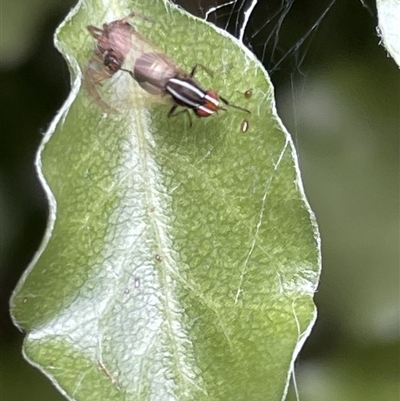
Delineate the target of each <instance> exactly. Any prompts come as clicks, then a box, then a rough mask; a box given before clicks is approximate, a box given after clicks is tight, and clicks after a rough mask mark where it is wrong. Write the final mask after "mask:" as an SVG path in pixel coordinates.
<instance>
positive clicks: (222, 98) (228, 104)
mask: <svg viewBox="0 0 400 401" xmlns="http://www.w3.org/2000/svg"><path fill="white" fill-rule="evenodd" d="M219 98H220V99H221V100H222V102H223V103H225V104H226V105H227V106H229V107H232V108H234V109H238V110H242V111H244V112H246V113H249V114H251V111H250V110H247V109H245V108H244V107H240V106H236V104H233V103H231V102H229V101H228V100H227V99H225V98H224V97H222V96H219ZM222 110H226V109H222Z"/></svg>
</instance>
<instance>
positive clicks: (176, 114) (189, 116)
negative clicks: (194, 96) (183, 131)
mask: <svg viewBox="0 0 400 401" xmlns="http://www.w3.org/2000/svg"><path fill="white" fill-rule="evenodd" d="M177 107H178V105H177V104H174V105H173V106H172V107H171V109H170V111H169V112H168V115H167V116H168V118H169V117H176V116H179V114H183V113H187V115H188V118H189V126H190V128H191V127H192V126H193V123H192V116H191V115H190V112H189V110H188V109H186V108H184V109H182V110H179V111H177V112H175V110H176V109H177Z"/></svg>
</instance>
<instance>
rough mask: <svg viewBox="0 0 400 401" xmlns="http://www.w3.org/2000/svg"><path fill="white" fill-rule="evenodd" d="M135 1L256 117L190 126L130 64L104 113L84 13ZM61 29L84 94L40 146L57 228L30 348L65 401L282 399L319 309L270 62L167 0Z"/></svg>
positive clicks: (306, 215) (73, 21) (21, 287)
mask: <svg viewBox="0 0 400 401" xmlns="http://www.w3.org/2000/svg"><path fill="white" fill-rule="evenodd" d="M131 11H137V12H140V13H142V14H144V15H146V16H147V17H149V18H152V19H154V20H155V21H156V22H155V23H149V22H148V21H144V20H141V19H139V18H135V19H134V20H132V24H134V25H135V27H136V28H137V30H138V31H139V32H140V33H141V34H142V35H143V36H144V37H146V38H149V40H150V41H151V42H154V43H155V44H156V46H157V48H160V49H162V50H163V51H164V52H165V53H166V54H168V55H169V56H170V57H172V58H173V59H174V60H176V62H177V63H178V64H179V65H180V66H182V67H183V68H185V69H186V70H190V69H191V67H192V66H193V65H195V64H196V63H199V62H200V63H202V64H204V65H206V66H207V67H209V68H211V69H212V70H213V71H214V72H215V77H214V78H211V77H209V76H207V75H206V74H202V73H201V72H199V74H198V76H197V78H198V80H199V82H201V83H202V85H204V87H207V88H208V87H210V88H213V89H214V90H216V91H217V92H218V93H221V94H222V95H223V96H226V97H227V98H228V99H229V100H230V101H232V102H233V103H235V104H238V105H240V106H243V107H245V108H248V109H249V110H251V113H252V114H251V116H249V115H247V114H246V113H244V112H242V111H240V110H236V109H232V108H228V110H227V111H226V112H223V111H221V112H220V113H219V114H218V115H214V116H211V117H209V118H203V119H197V118H195V119H194V121H193V127H192V128H190V127H189V123H188V120H187V118H185V117H186V116H184V115H183V116H178V117H174V118H169V119H168V118H167V116H166V114H167V112H168V110H169V108H170V105H171V104H168V102H167V101H168V99H164V100H162V99H160V97H158V96H153V95H150V94H146V93H144V91H143V90H142V89H141V88H140V87H139V86H138V85H137V84H136V83H135V82H134V81H133V80H132V79H131V78H130V77H129V75H128V74H126V73H123V72H119V73H117V74H115V76H114V77H113V78H112V79H111V80H110V81H109V82H107V83H105V85H104V86H103V87H102V88H100V89H99V91H100V92H101V95H102V96H104V99H106V100H107V101H112V99H113V98H114V100H115V99H117V101H118V102H119V105H120V106H121V108H120V113H119V114H107V113H104V111H103V110H102V109H101V108H100V107H99V106H98V104H97V103H95V102H94V101H93V99H92V98H91V97H90V96H88V94H87V93H86V92H85V90H84V89H83V88H82V89H81V87H80V84H81V79H82V74H81V71H82V70H83V69H84V68H85V66H86V65H87V63H88V60H89V59H90V57H91V55H92V54H93V49H94V45H95V43H94V42H95V41H94V39H93V38H92V37H91V36H90V35H89V34H88V32H87V30H86V26H87V25H88V24H92V25H95V26H100V27H101V26H102V24H103V23H104V22H111V21H113V20H116V19H119V18H122V17H124V16H126V15H127V14H128V13H129V12H131ZM56 43H57V45H58V47H59V49H60V50H61V51H62V53H63V54H64V56H65V57H66V59H67V61H68V63H69V66H70V70H71V76H72V90H71V95H70V97H69V99H68V100H67V102H66V104H65V106H64V107H63V109H62V110H61V112H60V113H59V115H58V116H57V117H56V118H55V120H54V122H53V124H52V125H51V127H50V129H49V132H48V133H47V134H46V136H45V138H44V141H43V144H42V147H41V149H40V152H39V155H38V172H39V175H40V176H41V177H42V181H43V185H44V186H45V188H48V196H49V200H50V217H49V227H48V230H47V233H46V236H45V240H44V242H43V245H42V247H41V249H40V250H39V251H38V254H37V256H36V257H35V260H34V261H33V262H32V264H31V266H30V267H29V268H28V270H27V272H26V274H25V275H24V276H23V277H22V279H21V280H20V283H19V284H18V286H17V288H16V290H15V292H14V294H13V297H12V300H11V306H12V315H13V318H14V321H15V323H16V324H17V325H18V326H19V327H20V328H21V329H23V330H24V331H26V338H25V343H24V354H25V356H26V358H27V359H28V360H29V361H31V363H32V364H34V365H35V366H37V367H38V368H39V369H40V370H42V371H43V372H44V373H45V374H46V375H47V376H48V377H49V378H50V379H51V380H52V381H53V383H54V384H55V385H56V386H57V387H58V388H59V389H60V390H61V391H62V392H63V393H64V394H65V395H66V397H67V398H68V399H71V400H72V399H74V400H84V401H89V400H93V401H98V400H113V401H114V400H139V399H140V400H161V399H168V400H249V399H251V400H280V399H282V397H284V394H285V393H286V389H287V383H288V378H289V375H290V372H291V369H292V367H293V361H294V358H295V357H296V355H297V353H298V351H299V349H300V347H301V345H302V343H303V342H304V340H305V338H306V336H307V335H308V333H309V331H310V328H311V325H312V323H313V322H314V320H315V316H316V314H315V307H314V303H313V300H312V297H313V294H314V291H315V289H316V286H317V283H318V276H319V268H320V266H319V237H318V232H317V229H316V225H315V221H314V218H313V215H312V213H311V211H310V209H309V206H308V204H307V202H306V200H305V197H304V193H303V190H302V185H301V181H300V178H299V173H298V169H297V162H296V158H295V153H294V150H293V144H292V142H291V140H290V137H289V135H288V133H287V132H286V131H285V130H284V128H283V127H282V124H281V122H280V120H279V118H278V117H277V115H276V110H275V103H274V97H273V91H272V87H271V84H270V82H269V80H268V77H267V75H266V73H265V71H264V70H263V68H262V66H261V65H260V63H259V62H258V61H257V60H255V58H254V56H253V55H252V54H250V52H249V51H247V50H246V49H244V48H243V46H241V45H240V44H239V43H238V42H237V41H236V40H234V39H232V38H231V37H229V36H228V35H227V34H226V33H224V32H221V31H219V30H217V29H216V28H215V27H213V26H210V25H208V24H206V23H204V22H203V21H200V20H197V19H195V18H193V17H191V16H189V15H187V14H186V13H184V12H182V11H181V10H179V9H177V8H175V7H174V6H172V5H170V4H168V3H164V2H163V1H156V0H153V1H148V0H146V1H142V2H141V1H133V2H128V1H120V2H118V4H117V3H116V2H114V1H111V2H106V1H105V0H103V2H100V0H98V1H93V2H89V1H83V2H81V3H80V4H79V5H78V7H77V8H76V9H75V10H73V12H72V13H71V15H70V16H69V17H67V19H66V21H64V23H63V24H62V26H61V27H60V29H59V31H58V33H57V35H56ZM249 89H252V92H253V94H252V97H251V98H245V97H244V92H245V91H247V90H249ZM245 119H246V120H248V124H249V127H248V130H247V131H246V132H243V130H242V129H241V125H242V123H243V121H244V120H245Z"/></svg>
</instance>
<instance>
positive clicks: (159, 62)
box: [133, 52, 178, 95]
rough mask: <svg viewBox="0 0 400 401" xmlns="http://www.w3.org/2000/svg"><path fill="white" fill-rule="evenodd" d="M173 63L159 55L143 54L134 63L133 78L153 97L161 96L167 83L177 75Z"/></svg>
mask: <svg viewBox="0 0 400 401" xmlns="http://www.w3.org/2000/svg"><path fill="white" fill-rule="evenodd" d="M177 71H178V69H177V67H176V65H175V64H174V62H173V61H172V60H171V59H170V58H169V57H167V56H166V55H164V54H161V53H154V52H151V53H143V54H141V55H140V56H139V57H138V58H137V59H136V61H135V64H134V69H133V77H134V79H135V80H136V81H137V82H138V84H139V85H140V86H141V87H142V88H143V89H144V90H145V91H147V92H149V93H151V94H153V95H162V94H164V93H165V88H166V85H167V83H168V81H169V80H170V79H171V78H172V77H174V76H175V75H176V74H177Z"/></svg>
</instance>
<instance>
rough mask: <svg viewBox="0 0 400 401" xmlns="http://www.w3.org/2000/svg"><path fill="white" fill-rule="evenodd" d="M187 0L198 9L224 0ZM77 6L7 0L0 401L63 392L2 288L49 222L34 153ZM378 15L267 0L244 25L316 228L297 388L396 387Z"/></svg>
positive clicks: (319, 398) (357, 391)
mask: <svg viewBox="0 0 400 401" xmlns="http://www.w3.org/2000/svg"><path fill="white" fill-rule="evenodd" d="M248 3H249V2H248V1H247V2H246V1H244V2H243V1H241V0H239V1H238V2H237V3H236V4H234V5H231V6H229V7H223V8H221V9H219V11H218V12H217V13H211V14H210V15H209V20H210V21H211V22H213V23H216V24H217V25H219V26H221V27H225V26H227V28H228V30H230V32H231V33H233V34H235V35H238V34H239V31H238V26H240V23H241V21H242V19H243V8H242V9H241V7H240V6H241V5H243V6H244V9H245V8H246V7H247V6H248ZM180 4H181V5H182V6H183V7H185V8H187V9H188V10H189V11H191V12H192V13H194V14H196V15H198V16H202V15H203V16H204V12H206V11H207V10H209V9H210V7H212V6H215V5H216V4H217V2H216V1H207V0H197V1H189V0H188V1H184V0H181V1H180ZM72 6H74V2H72V1H71V0H53V1H52V2H48V1H45V0H3V1H2V9H1V47H0V48H1V64H0V82H1V86H0V88H1V91H0V99H1V131H0V132H1V135H0V140H1V146H0V152H1V156H0V163H1V171H0V178H1V187H0V202H1V203H0V212H1V215H0V223H1V231H0V246H1V249H0V252H1V260H0V262H1V266H0V280H1V289H0V296H1V304H0V308H1V309H0V317H1V331H0V342H1V344H0V349H1V354H2V355H1V357H2V358H1V365H0V375H1V376H0V378H1V387H2V388H1V390H0V398H1V400H2V401H3V400H4V401H17V400H18V401H25V400H26V401H27V400H29V401H36V400H37V401H39V400H40V401H57V400H63V399H64V398H63V397H62V396H61V395H59V394H58V392H57V391H56V390H55V389H54V388H53V387H52V385H51V384H50V382H49V381H48V380H47V379H46V378H45V377H44V376H42V375H41V374H40V373H39V372H38V371H37V370H36V369H35V368H33V367H31V366H30V365H28V364H27V363H26V362H25V361H24V360H23V359H22V356H21V344H22V340H23V336H22V334H21V333H19V332H18V330H17V329H16V328H15V327H13V325H12V323H11V321H10V317H9V312H8V300H9V297H10V295H11V292H12V290H13V288H14V287H15V285H16V283H17V281H18V279H19V277H20V276H21V274H22V272H23V271H24V269H25V268H26V267H27V265H28V263H29V262H30V260H31V259H32V257H33V254H34V253H35V251H36V249H37V247H38V245H39V243H40V241H41V239H42V237H43V232H44V230H45V226H46V218H47V203H46V199H45V197H44V194H43V190H42V189H41V187H40V184H39V182H38V180H37V178H36V172H35V168H34V159H35V154H36V151H37V148H38V146H39V143H40V141H41V138H42V134H43V132H45V130H46V128H47V126H48V124H49V123H50V121H51V120H52V118H53V116H54V115H55V113H56V112H57V110H58V109H59V108H60V107H61V105H62V103H63V101H64V100H65V99H66V96H67V94H68V90H69V75H68V68H67V66H66V64H65V62H64V60H63V59H62V57H61V56H60V54H58V52H57V51H56V49H55V48H54V46H53V32H54V30H55V28H56V27H57V26H58V24H59V23H60V22H61V21H62V19H63V18H64V17H65V15H66V14H67V13H68V11H69V9H70V8H71V7H72ZM325 12H326V15H324V13H325ZM275 14H276V15H275ZM285 14H286V15H285ZM283 15H285V18H281V17H282V16H283ZM322 17H323V18H322ZM280 18H281V19H280ZM269 20H270V21H269ZM268 21H269V22H268ZM267 22H268V23H267ZM376 23H377V22H376V11H375V8H374V4H373V3H372V2H363V3H361V2H360V1H357V0H353V1H349V0H337V1H335V2H334V3H333V5H332V6H331V7H330V1H325V0H320V1H312V0H296V1H281V0H279V1H275V0H268V1H266V0H260V1H259V3H258V5H257V8H256V12H254V14H253V17H252V18H251V20H250V22H249V25H248V29H247V31H246V34H245V36H244V41H245V43H247V44H248V45H249V46H250V47H251V48H252V49H253V51H254V52H255V53H256V54H257V55H258V57H259V58H260V59H262V61H263V62H264V64H265V66H266V68H267V69H268V70H269V71H270V72H271V73H272V81H273V83H274V85H275V88H276V96H277V105H278V111H279V114H280V116H281V118H282V120H283V121H284V123H285V125H286V126H287V127H288V129H289V131H290V132H291V133H292V135H293V139H294V142H295V144H296V146H297V149H298V153H299V161H300V167H301V170H302V175H303V180H304V185H305V190H306V193H307V195H308V198H309V201H310V203H311V206H312V208H313V210H314V211H315V213H316V215H317V219H318V222H319V225H320V231H321V236H322V251H323V255H322V256H323V272H322V276H321V284H320V287H319V291H318V293H317V295H316V303H317V305H318V309H319V317H318V320H317V323H316V325H315V328H314V330H313V332H312V334H311V336H310V338H309V339H308V340H307V343H306V344H305V347H304V348H303V350H302V351H301V354H300V356H299V358H298V361H297V364H296V367H297V368H296V379H297V383H298V386H299V390H300V400H301V401H358V400H360V401H369V400H371V401H372V400H379V401H386V400H388V401H389V400H390V401H392V400H393V401H395V400H399V399H400V394H399V377H400V368H399V364H400V361H399V358H400V349H399V345H400V344H399V338H400V336H399V304H400V299H399V298H400V297H399V283H400V278H399V182H400V180H399V136H400V134H399V129H400V128H399V127H400V117H399V114H400V107H399V106H400V101H399V100H400V99H399V93H400V91H399V89H400V85H399V82H400V81H399V71H398V68H397V66H396V65H395V62H394V61H393V60H392V59H391V58H390V57H388V56H387V53H386V51H385V50H384V48H383V47H382V46H380V40H379V37H378V36H377V34H376ZM314 25H315V29H311V28H312V27H313V26H314ZM268 38H269V39H268ZM289 399H290V400H293V399H294V393H293V389H292V390H291V392H290V395H289Z"/></svg>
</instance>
